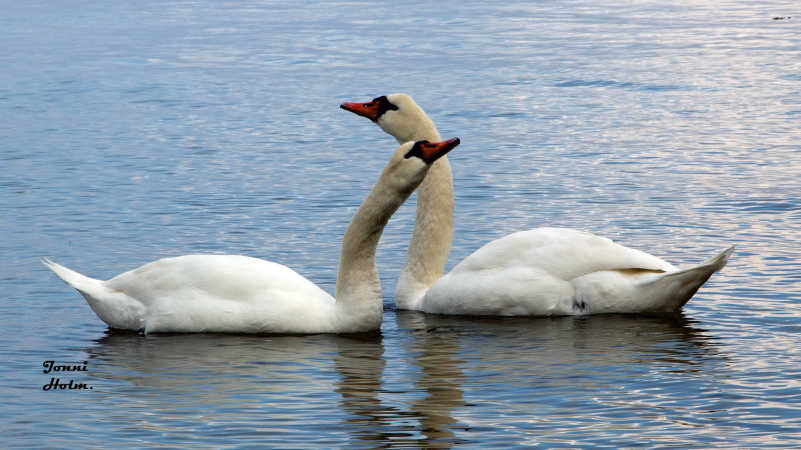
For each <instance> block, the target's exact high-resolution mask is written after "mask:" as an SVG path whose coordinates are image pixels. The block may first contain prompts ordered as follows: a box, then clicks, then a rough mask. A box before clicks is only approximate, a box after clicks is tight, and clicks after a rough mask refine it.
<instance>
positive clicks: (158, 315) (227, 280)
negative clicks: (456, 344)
mask: <svg viewBox="0 0 801 450" xmlns="http://www.w3.org/2000/svg"><path fill="white" fill-rule="evenodd" d="M47 265H48V267H50V268H51V269H52V270H53V271H54V272H55V273H56V274H58V275H59V277H61V278H62V279H63V280H64V281H66V282H67V283H68V284H70V285H71V286H73V287H74V288H75V289H77V290H78V291H79V292H80V293H81V294H83V296H84V297H85V298H86V300H87V302H88V303H89V305H90V306H91V307H92V310H93V311H94V312H95V313H96V314H97V315H98V317H100V319H101V320H103V321H104V322H105V323H107V324H108V325H109V326H110V327H112V328H117V329H125V330H146V331H147V332H148V333H168V332H176V333H179V332H218V333H268V332H269V333H325V332H332V331H338V332H343V330H341V329H340V328H339V327H340V326H341V324H340V323H338V322H339V320H341V319H343V318H342V317H341V315H340V314H338V313H336V312H335V308H334V305H335V303H336V301H335V300H334V298H333V297H332V296H331V295H329V294H328V293H327V292H325V291H323V290H322V289H321V288H319V287H318V286H317V285H315V284H314V283H312V282H311V281H309V280H308V279H306V278H304V277H303V276H301V275H300V274H298V273H297V272H295V271H294V270H292V269H290V268H288V267H286V266H283V265H281V264H277V263H273V262H270V261H265V260H262V259H258V258H251V257H248V256H241V255H185V256H179V257H176V258H165V259H160V260H158V261H154V262H151V263H148V264H145V265H143V266H141V267H139V268H137V269H134V270H131V271H128V272H125V273H122V274H120V275H117V276H116V277H114V278H112V279H110V280H108V281H101V280H96V279H92V278H88V277H85V276H83V275H81V274H78V273H77V272H74V271H72V270H70V269H67V268H65V267H63V266H60V265H58V264H55V263H53V262H49V261H48V262H47ZM344 319H348V321H353V322H355V323H358V324H359V326H354V328H353V329H352V330H350V331H353V332H357V331H365V330H366V329H375V328H378V326H380V322H381V317H380V316H379V317H377V318H375V319H374V320H372V321H367V322H363V321H359V320H352V319H354V318H352V317H350V318H344ZM347 331H348V330H345V331H344V332H347Z"/></svg>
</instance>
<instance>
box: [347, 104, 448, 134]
mask: <svg viewBox="0 0 801 450" xmlns="http://www.w3.org/2000/svg"><path fill="white" fill-rule="evenodd" d="M339 107H340V108H342V109H344V110H346V111H350V112H352V113H354V114H358V115H360V116H362V117H367V118H368V119H370V120H372V121H373V122H375V123H376V124H378V126H379V127H381V129H382V130H384V132H386V133H387V134H389V135H391V136H392V137H394V138H395V139H397V141H398V142H401V143H403V142H407V141H418V140H422V139H428V140H436V141H438V140H439V139H440V138H439V133H438V132H437V129H436V127H434V122H432V121H431V119H429V118H428V116H427V115H426V113H425V112H424V111H423V109H422V108H420V107H419V106H417V103H415V102H414V100H412V98H411V97H409V96H408V95H406V94H390V95H382V96H381V97H376V98H374V99H373V100H371V101H369V102H366V103H343V104H341V105H339Z"/></svg>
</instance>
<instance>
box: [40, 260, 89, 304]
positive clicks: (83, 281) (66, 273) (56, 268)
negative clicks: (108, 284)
mask: <svg viewBox="0 0 801 450" xmlns="http://www.w3.org/2000/svg"><path fill="white" fill-rule="evenodd" d="M42 264H44V265H45V266H46V267H47V268H48V269H50V270H52V271H53V272H54V273H55V274H56V275H58V277H59V278H61V279H62V280H64V282H65V283H67V284H69V285H70V286H72V287H74V288H75V289H77V290H78V292H80V293H81V294H83V295H91V293H92V292H93V291H95V290H97V289H98V288H101V287H102V284H103V282H102V281H100V280H96V279H94V278H89V277H87V276H86V275H82V274H80V273H78V272H76V271H74V270H72V269H68V268H66V267H64V266H62V265H61V264H58V263H55V262H53V261H51V260H50V259H48V258H42Z"/></svg>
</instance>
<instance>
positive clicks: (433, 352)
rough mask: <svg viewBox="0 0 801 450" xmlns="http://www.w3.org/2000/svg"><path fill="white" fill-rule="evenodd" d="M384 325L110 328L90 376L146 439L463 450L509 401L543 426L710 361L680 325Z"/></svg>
mask: <svg viewBox="0 0 801 450" xmlns="http://www.w3.org/2000/svg"><path fill="white" fill-rule="evenodd" d="M385 316H386V317H385V325H384V332H383V335H382V334H380V333H368V334H363V335H349V336H340V335H313V336H230V335H168V336H160V335H151V336H147V337H142V336H138V335H136V334H132V333H115V332H109V333H108V334H107V335H106V336H104V337H103V338H101V339H99V340H97V341H96V344H95V345H94V346H92V347H91V348H89V349H88V353H89V355H90V362H89V369H90V373H89V374H90V376H94V377H96V378H98V379H99V380H98V381H97V383H95V384H97V386H96V388H95V392H96V393H98V394H100V395H101V396H105V397H103V398H102V399H101V401H104V400H107V401H109V402H110V403H112V404H114V408H111V410H112V411H116V412H114V413H111V414H110V417H108V418H107V420H112V421H113V420H115V419H116V420H119V421H120V423H121V424H127V425H130V422H131V416H130V412H126V411H130V410H131V409H133V410H135V411H143V410H146V411H147V414H146V415H143V416H141V417H138V419H139V418H141V420H142V421H143V423H142V424H140V425H141V429H142V430H150V431H152V432H157V431H158V430H161V432H164V431H166V430H170V429H175V428H176V427H178V428H182V427H183V428H182V429H184V428H188V429H187V432H191V430H192V429H194V428H198V429H199V428H203V429H208V428H218V429H219V431H220V433H221V435H225V436H228V437H229V438H230V437H232V436H236V438H235V439H242V443H247V442H254V443H255V442H258V443H260V444H270V443H275V444H278V443H283V444H284V445H286V444H287V442H296V443H298V444H300V443H303V444H306V445H309V444H312V445H314V444H318V445H337V444H341V443H342V442H343V439H344V440H345V441H346V442H350V443H354V442H361V443H362V444H369V445H424V446H427V447H450V446H453V445H458V444H469V443H470V442H471V439H470V433H471V431H472V432H480V431H481V430H482V429H484V428H483V427H487V426H494V425H493V424H498V425H499V424H500V423H501V422H502V421H503V420H504V419H502V418H498V417H494V415H495V414H496V413H498V410H499V409H500V408H499V405H504V404H507V405H508V404H513V405H515V404H516V406H518V407H519V406H521V405H522V406H524V407H525V406H529V407H531V409H530V410H529V411H528V414H529V415H530V416H531V417H532V418H533V417H534V416H536V415H537V414H543V413H547V411H548V408H549V407H552V406H553V405H549V403H553V402H562V401H564V400H563V399H559V397H560V396H562V397H564V396H565V395H566V392H571V393H575V392H576V391H577V390H578V391H580V392H586V391H591V392H600V391H604V390H610V389H611V388H612V387H611V386H609V383H614V382H616V380H617V381H621V379H622V380H623V381H625V379H626V377H635V376H640V375H642V374H643V373H647V372H648V371H649V370H653V369H654V368H659V367H663V368H667V370H671V371H680V372H687V373H689V372H693V371H696V370H701V368H700V367H699V365H700V364H702V363H703V361H704V360H707V359H708V358H709V355H708V353H709V349H704V347H705V346H706V341H705V338H704V337H703V332H702V330H699V329H697V328H694V327H693V325H692V322H691V321H689V320H687V319H686V318H684V316H681V315H679V316H672V317H668V318H649V317H634V316H592V317H583V318H582V317H561V318H551V319H532V318H469V317H454V316H436V315H425V314H422V313H418V312H410V311H397V312H394V311H388V312H386V313H385ZM704 354H705V355H706V356H703V355H704ZM388 361H391V362H392V364H396V363H397V364H400V365H401V366H402V367H400V370H399V371H398V373H394V372H395V371H394V370H393V371H390V372H389V373H385V372H387V369H386V368H387V363H388ZM404 366H405V367H404ZM601 372H603V373H604V375H603V376H593V375H594V374H598V373H601ZM615 372H619V375H617V376H609V375H608V374H609V373H615ZM100 380H102V381H100ZM624 384H625V383H624ZM104 385H105V386H104ZM521 395H522V396H529V395H531V396H532V398H530V399H525V398H524V399H522V401H521ZM509 399H514V401H511V400H509ZM507 400H509V401H507ZM537 408H545V409H544V410H541V411H540V412H539V413H538V412H537V411H538V409H537ZM176 420H180V421H182V422H181V423H180V425H177V424H176ZM343 425H344V426H343ZM206 438H208V434H206Z"/></svg>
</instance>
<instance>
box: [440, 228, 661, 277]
mask: <svg viewBox="0 0 801 450" xmlns="http://www.w3.org/2000/svg"><path fill="white" fill-rule="evenodd" d="M526 267H527V268H533V267H536V268H539V269H542V270H543V271H545V272H547V273H549V274H551V275H552V276H554V277H557V278H559V279H563V280H572V279H574V278H577V277H580V276H582V275H586V274H588V273H592V272H598V271H602V270H624V269H641V270H650V271H671V270H675V267H674V266H673V265H671V264H670V263H668V262H666V261H664V260H662V259H660V258H657V257H655V256H652V255H649V254H647V253H645V252H642V251H639V250H635V249H632V248H628V247H624V246H622V245H619V244H616V243H614V242H612V241H611V240H610V239H607V238H604V237H600V236H596V235H594V234H591V233H587V232H583V231H577V230H572V229H568V228H536V229H533V230H527V231H519V232H517V233H512V234H510V235H508V236H504V237H502V238H500V239H496V240H494V241H492V242H489V243H488V244H486V245H484V246H483V247H481V248H480V249H478V250H476V251H475V252H474V253H473V254H471V255H470V256H468V257H467V258H466V259H465V260H464V261H462V262H461V263H459V264H458V265H457V266H456V267H454V268H453V270H452V273H460V272H477V271H481V270H486V269H504V270H507V269H512V268H526Z"/></svg>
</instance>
